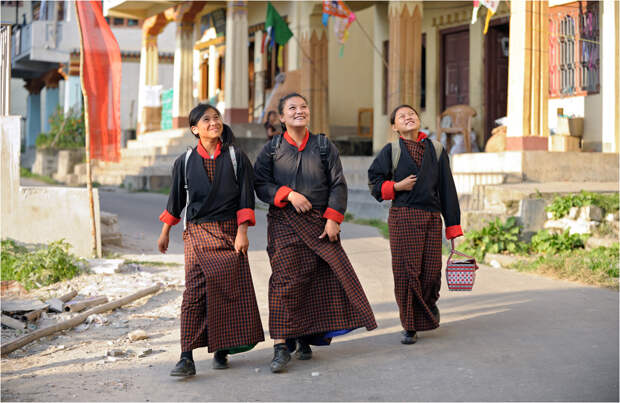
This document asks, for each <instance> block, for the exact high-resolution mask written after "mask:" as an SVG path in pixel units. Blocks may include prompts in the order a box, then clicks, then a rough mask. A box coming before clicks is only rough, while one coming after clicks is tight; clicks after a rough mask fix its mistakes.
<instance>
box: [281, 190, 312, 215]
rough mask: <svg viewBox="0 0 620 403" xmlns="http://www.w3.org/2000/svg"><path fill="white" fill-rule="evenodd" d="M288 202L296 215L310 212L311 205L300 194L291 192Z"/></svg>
mask: <svg viewBox="0 0 620 403" xmlns="http://www.w3.org/2000/svg"><path fill="white" fill-rule="evenodd" d="M287 199H288V201H289V202H291V204H292V205H293V207H295V210H296V211H297V212H298V213H307V212H308V211H310V210H312V203H310V201H308V199H306V196H304V195H302V194H301V193H297V192H295V191H291V192H290V193H289V194H288V197H287Z"/></svg>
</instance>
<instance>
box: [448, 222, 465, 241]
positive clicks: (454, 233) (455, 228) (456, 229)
mask: <svg viewBox="0 0 620 403" xmlns="http://www.w3.org/2000/svg"><path fill="white" fill-rule="evenodd" d="M462 235H463V230H462V229H461V226H460V225H451V226H449V227H446V238H447V239H454V238H456V237H458V236H462Z"/></svg>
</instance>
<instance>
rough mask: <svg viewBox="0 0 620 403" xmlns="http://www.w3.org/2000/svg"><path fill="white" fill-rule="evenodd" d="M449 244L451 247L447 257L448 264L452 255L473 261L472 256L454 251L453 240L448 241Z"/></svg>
mask: <svg viewBox="0 0 620 403" xmlns="http://www.w3.org/2000/svg"><path fill="white" fill-rule="evenodd" d="M450 244H451V245H452V249H451V250H450V256H448V262H450V261H452V255H454V254H457V255H460V256H463V257H466V258H469V259H474V257H473V256H469V255H466V254H464V253H463V252H459V251H458V250H456V249H454V238H453V239H450ZM474 260H475V259H474ZM477 266H478V265H476V267H477Z"/></svg>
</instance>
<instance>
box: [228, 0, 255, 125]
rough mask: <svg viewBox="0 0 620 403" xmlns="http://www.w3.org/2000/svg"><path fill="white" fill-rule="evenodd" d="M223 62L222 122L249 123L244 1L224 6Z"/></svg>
mask: <svg viewBox="0 0 620 403" xmlns="http://www.w3.org/2000/svg"><path fill="white" fill-rule="evenodd" d="M224 62H225V77H224V80H225V83H224V102H225V104H226V109H225V111H224V120H225V121H226V122H227V123H248V97H249V88H248V87H249V85H248V84H249V83H248V7H247V2H245V1H229V2H228V3H227V10H226V59H225V60H224Z"/></svg>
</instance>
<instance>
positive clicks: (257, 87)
mask: <svg viewBox="0 0 620 403" xmlns="http://www.w3.org/2000/svg"><path fill="white" fill-rule="evenodd" d="M262 42H263V31H256V33H255V34H254V116H253V117H254V120H255V121H257V120H258V119H260V116H261V114H262V113H263V111H264V109H265V105H264V101H265V100H264V98H265V72H264V69H263V54H262V53H261V44H262Z"/></svg>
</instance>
